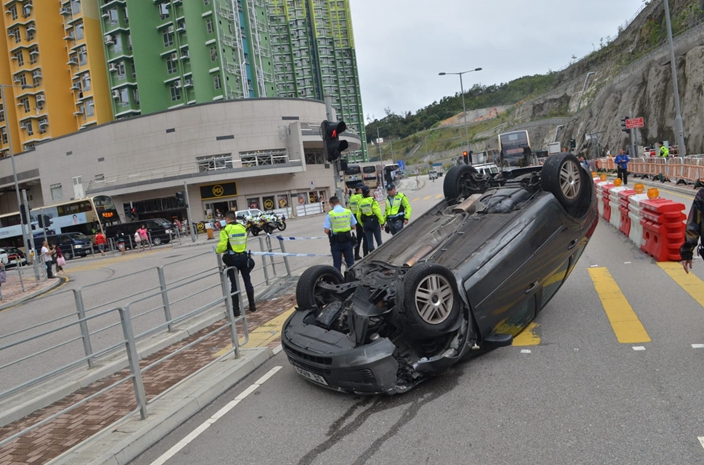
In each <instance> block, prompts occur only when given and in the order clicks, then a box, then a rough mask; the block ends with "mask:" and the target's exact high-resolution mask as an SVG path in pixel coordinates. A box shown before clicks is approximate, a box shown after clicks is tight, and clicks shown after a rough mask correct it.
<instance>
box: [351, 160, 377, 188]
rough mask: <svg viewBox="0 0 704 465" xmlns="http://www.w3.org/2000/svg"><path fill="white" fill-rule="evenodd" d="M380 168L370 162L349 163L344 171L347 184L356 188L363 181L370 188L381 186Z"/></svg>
mask: <svg viewBox="0 0 704 465" xmlns="http://www.w3.org/2000/svg"><path fill="white" fill-rule="evenodd" d="M379 170H380V168H379V167H378V166H376V165H374V164H368V163H367V164H363V165H361V164H353V165H347V169H345V173H344V177H345V186H347V187H348V188H349V189H354V188H355V187H356V186H357V184H358V183H360V182H361V183H363V184H364V185H365V186H369V188H370V189H376V188H377V187H378V186H379Z"/></svg>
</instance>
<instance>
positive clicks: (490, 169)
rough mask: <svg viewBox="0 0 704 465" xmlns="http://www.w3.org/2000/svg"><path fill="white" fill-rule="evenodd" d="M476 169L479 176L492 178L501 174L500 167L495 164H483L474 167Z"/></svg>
mask: <svg viewBox="0 0 704 465" xmlns="http://www.w3.org/2000/svg"><path fill="white" fill-rule="evenodd" d="M472 166H474V169H475V170H477V173H479V174H485V175H487V176H490V177H494V176H496V175H497V174H499V167H498V166H496V165H495V164H493V163H483V164H481V165H472Z"/></svg>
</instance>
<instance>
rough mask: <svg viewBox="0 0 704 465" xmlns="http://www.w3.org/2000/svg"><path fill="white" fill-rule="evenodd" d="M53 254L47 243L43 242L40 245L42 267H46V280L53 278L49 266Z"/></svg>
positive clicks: (51, 263)
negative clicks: (42, 260)
mask: <svg viewBox="0 0 704 465" xmlns="http://www.w3.org/2000/svg"><path fill="white" fill-rule="evenodd" d="M53 254H54V251H53V250H51V249H50V248H49V243H48V242H47V241H44V242H43V243H42V258H43V259H44V265H46V277H47V278H54V277H55V276H54V273H53V272H52V269H51V266H52V265H53V262H52V259H51V256H52V255H53Z"/></svg>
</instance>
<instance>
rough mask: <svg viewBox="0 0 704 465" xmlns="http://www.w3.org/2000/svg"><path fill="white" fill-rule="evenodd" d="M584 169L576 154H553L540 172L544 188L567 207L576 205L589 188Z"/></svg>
mask: <svg viewBox="0 0 704 465" xmlns="http://www.w3.org/2000/svg"><path fill="white" fill-rule="evenodd" d="M582 171H584V169H583V168H581V167H580V166H579V161H578V160H577V157H575V156H574V155H572V154H570V153H561V154H558V155H551V156H549V157H548V159H547V160H545V163H544V164H543V168H542V170H541V172H540V175H541V184H542V187H543V190H544V191H547V192H550V193H552V195H554V196H555V198H556V199H557V201H558V202H560V204H561V205H562V206H563V207H565V208H566V209H570V208H573V207H576V206H577V205H578V204H579V202H580V200H581V197H582V193H583V191H584V189H586V188H587V186H586V183H585V177H584V176H583V173H582ZM584 172H585V173H586V171H584Z"/></svg>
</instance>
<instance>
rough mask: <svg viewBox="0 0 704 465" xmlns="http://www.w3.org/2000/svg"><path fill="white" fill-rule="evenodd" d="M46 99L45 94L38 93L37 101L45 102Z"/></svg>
mask: <svg viewBox="0 0 704 465" xmlns="http://www.w3.org/2000/svg"><path fill="white" fill-rule="evenodd" d="M44 99H45V97H44V95H43V94H37V102H43V101H44Z"/></svg>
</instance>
